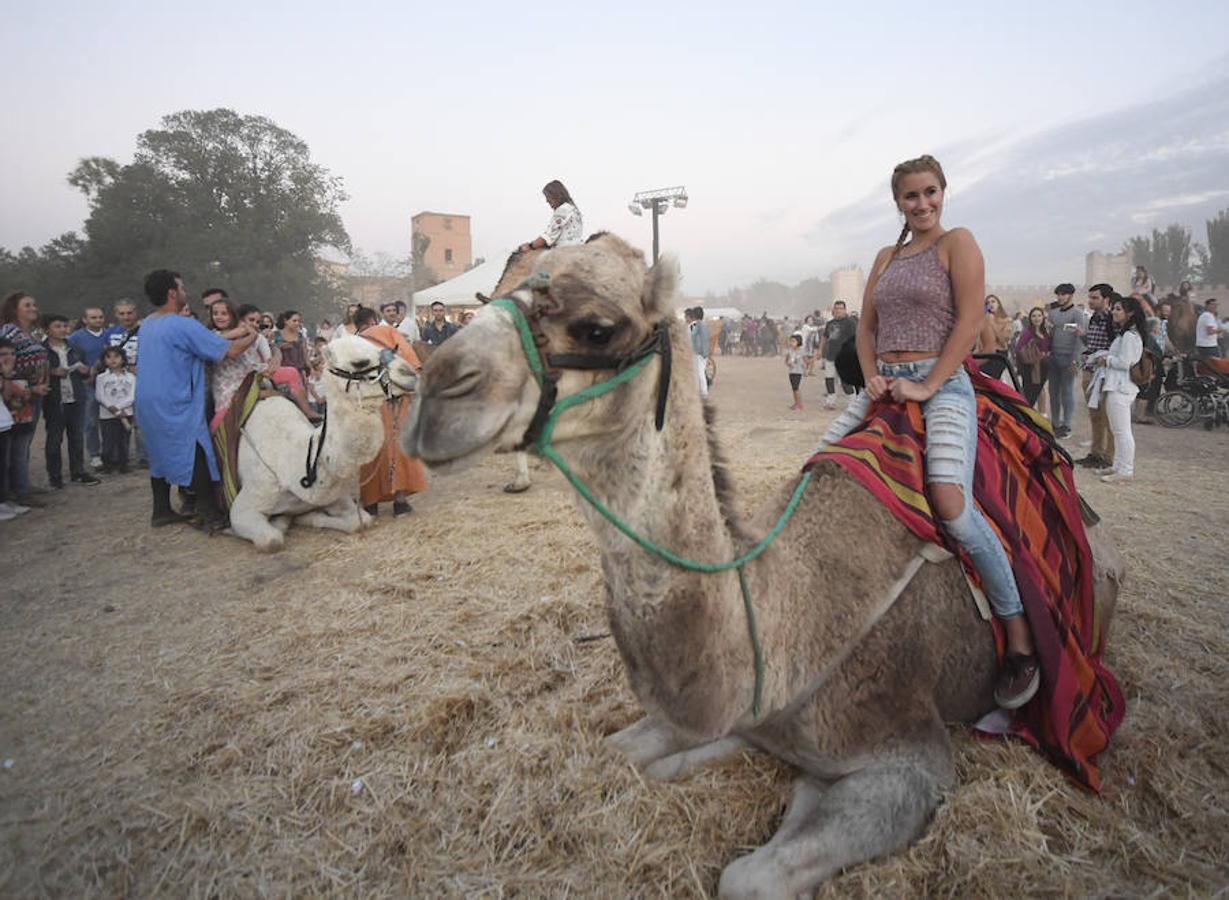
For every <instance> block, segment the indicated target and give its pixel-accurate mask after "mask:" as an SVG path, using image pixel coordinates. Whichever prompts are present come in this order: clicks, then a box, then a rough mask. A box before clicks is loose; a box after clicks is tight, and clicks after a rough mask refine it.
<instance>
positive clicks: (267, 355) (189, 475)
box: [0, 271, 473, 530]
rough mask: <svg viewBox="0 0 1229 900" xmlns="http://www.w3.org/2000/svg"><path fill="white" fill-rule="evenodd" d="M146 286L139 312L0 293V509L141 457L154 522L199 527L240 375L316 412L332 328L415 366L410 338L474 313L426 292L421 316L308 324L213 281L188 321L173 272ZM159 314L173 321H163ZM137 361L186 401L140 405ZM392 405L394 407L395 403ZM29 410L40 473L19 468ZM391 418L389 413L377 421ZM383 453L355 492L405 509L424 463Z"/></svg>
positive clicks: (130, 466) (438, 333) (188, 309)
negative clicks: (67, 309)
mask: <svg viewBox="0 0 1229 900" xmlns="http://www.w3.org/2000/svg"><path fill="white" fill-rule="evenodd" d="M146 288H147V292H152V295H151V296H150V297H149V301H150V303H151V304H153V309H152V311H151V312H149V313H148V314H147V315H145V316H143V317H142V316H140V315H139V314H138V308H137V305H136V303H134V302H133V301H131V300H120V301H119V302H117V303H116V304H115V305H114V306H113V307H112V309H111V310H110V311H109V312H110V316H109V317H108V311H106V310H104V309H102V308H100V307H96V306H89V307H87V308H85V309H83V310H82V311H81V313H80V316H79V317H77V318H76V319H74V320H70V319H69V317H67V316H64V315H60V314H55V313H53V314H48V315H41V314H40V312H39V309H38V303H37V300H36V299H35V298H34V297H32V296H30V295H29V294H26V293H23V292H17V293H13V294H10V295H9V296H8V297H6V298H5V300H4V302H3V305H2V306H0V320H2V324H0V396H2V398H3V403H0V522H7V521H11V520H14V519H17V518H18V517H20V516H24V515H26V514H27V513H29V512H31V511H32V510H38V509H42V508H44V507H46V506H47V505H48V503H49V502H51V500H52V497H53V495H54V494H56V493H57V492H59V491H62V490H64V489H65V487H66V485H68V486H86V487H88V486H94V485H97V484H100V483H101V482H102V480H103V479H105V478H107V477H110V476H116V477H118V476H124V475H128V474H129V473H132V472H134V471H136V470H141V471H144V470H149V472H150V476H151V485H152V490H153V494H154V513H153V516H152V519H151V521H152V522H153V524H155V525H163V524H171V523H175V522H179V521H183V520H185V519H187V520H191V521H195V522H197V523H198V524H200V525H201V526H202V527H205V528H208V529H211V530H216V529H218V528H221V527H224V526H225V521H226V517H225V510H224V509H222V508H221V507H220V506H219V505H218V504H217V503H216V502H214V495H215V494H216V483H217V480H218V477H219V471H218V468H217V460H216V458H215V455H214V453H213V451H212V450H211V441H210V440H209V435H210V434H211V433H212V432H213V431H214V430H216V428H217V427H218V425H219V424H220V423H221V422H222V420H223V419H224V418H225V416H226V414H227V412H228V411H229V410H230V408H231V406H232V404H233V403H234V401H235V398H236V396H237V395H240V391H241V387H242V386H243V385H244V384H245V383H246V382H247V381H248V380H249V379H252V380H254V381H255V383H256V385H257V389H258V390H259V392H260V396H261V397H262V398H263V397H269V396H275V395H281V396H284V397H286V398H287V399H288V400H290V401H291V402H292V403H294V404H295V406H296V407H297V408H298V409H299V411H300V412H301V413H302V414H303V415H304V417H306V418H307V419H308V420H309V421H311V422H316V423H318V422H320V421H321V420H322V419H323V418H324V416H325V414H326V411H327V405H328V398H327V388H326V380H325V379H324V377H323V368H324V365H325V357H324V350H325V347H326V346H327V345H328V343H329V342H330V341H331V340H333V339H335V338H338V337H340V336H342V335H347V334H351V335H352V334H357V335H359V336H361V337H363V338H365V339H367V340H370V341H372V342H374V343H377V344H379V345H380V346H381V347H382V348H384V349H388V350H391V351H393V352H396V353H399V354H400V355H402V356H403V357H405V358H406V359H407V361H409V362H410V363H411V364H412V365H414V366H415V367H417V366H418V365H419V360H418V357H417V355H416V354H415V353H414V350H413V347H412V344H413V343H414V342H417V341H422V342H423V343H424V344H427V345H430V346H438V345H439V344H441V343H443V342H444V341H445V340H447V339H448V338H449V337H451V336H452V335H454V334H456V332H457V331H458V330H459V329H460V328H463V327H464V326H465V325H466V324H468V322H469V320H470V319H471V318H472V317H473V310H465V311H463V312H461V313H460V314H459V315H457V316H456V317H455V318H456V321H450V320H449V319H448V317H447V309H446V307H444V305H443V304H439V303H436V304H432V306H431V307H430V308H429V310H428V312H429V315H428V316H427V317H426V318H425V319H424V320H423V321H421V322H420V321H419V320H418V319H416V318H415V317H414V316H411V315H408V307H407V304H406V303H405V302H404V301H400V300H397V301H389V302H387V303H384V304H382V305H381V306H380V307H379V309H378V310H375V309H370V308H367V307H364V306H362V305H360V304H351V305H350V306H348V307H347V309H346V312H345V315H344V316H343V317H342V319H341V322H340V323H339V324H338V325H336V326H334V325H332V324H330V322H329V320H328V319H327V318H326V319H324V320H323V321H321V323H320V324H319V326H318V327H317V328H316V329H315V330H314V333H313V332H312V331H310V330H309V329H308V328H307V327H306V326H305V324H304V322H303V318H302V315H301V314H300V313H299V312H298V311H296V310H282V311H280V312H272V311H266V310H261V309H260V308H259V307H258V306H255V305H253V304H248V303H236V302H235V301H233V300H232V299H231V297H230V296H229V294H228V293H227V292H226V291H225V290H222V289H220V288H208V289H206V290H205V291H203V292H202V293H201V295H200V309H199V314H200V319H201V321H198V320H197V311H194V310H193V308H192V304H191V303H190V302H189V300H188V298H187V294H186V291H184V289H183V286H182V279H181V278H180V277H179V276H178V275H177V274H176V273H173V272H171V273H167V272H165V271H160V272H155V273H151V275H150V277H149V279H148V280H147V284H146ZM164 289H165V290H164ZM168 298H169V299H168ZM159 300H161V301H162V302H158V301H159ZM171 314H173V315H174V316H175V317H176V318H177V319H180V320H182V321H181V322H178V323H175V322H163V321H162V320H163V319H165V318H166V317H167V316H169V315H171ZM108 318H109V319H110V321H108ZM189 322H190V323H191V325H188V324H187V323H189ZM232 348H234V349H233V352H232ZM138 372H139V373H140V374H141V375H142V376H143V377H142V379H141V383H142V384H144V385H159V386H160V388H161V390H160V391H159V393H162V394H167V393H173V389H181V390H182V392H183V397H186V398H188V403H187V404H186V407H187V408H186V409H180V410H170V409H168V408H167V404H161V405H159V404H154V403H149V402H146V403H144V404H143V403H142V402H141V401H142V399H147V398H149V397H150V396H151V395H152V394H153V393H154V392H153V391H152V390H151V389H149V388H146V389H145V390H144V391H142V390H139V389H138ZM142 394H144V395H145V397H144V398H142V397H141V395H142ZM180 405H181V406H183V405H184V404H180ZM392 405H395V404H390V416H392V418H393V419H396V418H399V416H403V415H404V408H402V409H400V410H399V411H393V410H391V406H392ZM142 406H144V414H142V409H141V407H142ZM197 412H199V421H197V415H196V413H197ZM40 423H41V424H42V429H41V430H42V432H43V437H44V447H43V455H44V468H45V472H46V482H45V484H39V483H37V481H38V480H37V479H36V478H35V477H34V476H33V475H32V471H31V451H32V448H33V446H34V444H35V438H36V436H37V434H38V432H39V430H40V429H39V425H40ZM397 427H398V426H397V422H396V421H390V422H389V423H388V430H389V433H390V434H391V433H394V432H395V430H396V429H397ZM151 444H152V445H153V449H152V450H151V449H150V445H151ZM388 455H390V456H392V457H393V464H392V465H391V466H389V465H385V466H381V467H375V466H373V467H372V469H373V471H372V473H369V477H367V478H366V479H365V480H364V481H363V492H362V502H363V505H364V507H365V508H366V509H367V511H368V512H369V513H373V514H378V505H379V504H380V503H382V502H391V503H392V510H393V515H395V516H401V515H405V514H406V513H408V512H410V511H411V507H410V504H409V502H408V498H409V497H410V496H411V495H412V494H414V493H416V492H418V491H421V490H423V489H424V488H425V486H426V481H425V476H424V474H423V471H422V468H421V466H419V465H417V464H416V462H412V461H408V460H404V461H400V462H398V460H397V455H396V453H395V452H393V451H392V450H391V449H390V451H389V454H388ZM65 457H67V472H65V469H64V459H65ZM160 459H161V462H159V460H160ZM151 460H152V461H151ZM172 460H177V462H175V463H172V462H171V461H172ZM377 468H378V471H377ZM171 485H178V486H179V492H178V493H179V497H180V501H181V511H180V512H176V511H175V510H174V509H173V508H172V506H171V491H170V489H171Z"/></svg>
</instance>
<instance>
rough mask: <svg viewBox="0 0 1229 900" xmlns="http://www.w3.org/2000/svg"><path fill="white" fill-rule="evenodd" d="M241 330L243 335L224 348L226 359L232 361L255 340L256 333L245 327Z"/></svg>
mask: <svg viewBox="0 0 1229 900" xmlns="http://www.w3.org/2000/svg"><path fill="white" fill-rule="evenodd" d="M243 328H244V332H245V333H244V334H243V335H242V336H241V337H237V338H235V339H234V340H233V341H231V342H230V346H229V347H228V348H226V358H227V359H234V358H235V357H236V356H238V355H239V354H240V353H242V352H243V351H244V350H246V349H247V348H248V347H250V346H252V341H254V340H256V332H255V331H254V330H252V329H251V328H249V327H247V326H246V325H245V326H243Z"/></svg>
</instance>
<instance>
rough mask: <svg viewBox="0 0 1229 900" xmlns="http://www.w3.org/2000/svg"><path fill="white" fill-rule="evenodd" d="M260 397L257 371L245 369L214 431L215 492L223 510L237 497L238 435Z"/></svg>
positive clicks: (228, 507)
mask: <svg viewBox="0 0 1229 900" xmlns="http://www.w3.org/2000/svg"><path fill="white" fill-rule="evenodd" d="M259 400H260V379H259V378H258V377H257V373H256V372H248V374H247V376H246V377H245V378H244V379H243V381H242V382H241V383H240V385H239V389H238V390H236V391H235V393H234V396H232V397H231V401H230V407H229V408H228V409H227V410H226V413H225V414H224V415H223V416H222V419H221V421H220V422H218V424H217V427H216V428H214V430H213V450H214V455H215V456H216V457H217V459H218V473H219V475H221V478H219V479H218V493H219V495H220V496H219V499H220V500H221V502H222V508H223V509H226V510H229V509H230V505H231V504H232V503H234V502H235V498H236V497H238V496H239V487H240V485H239V435H240V434H241V433H242V431H243V426H244V424H246V422H247V420H248V416H250V415H251V414H252V410H253V409H255V408H256V404H257V402H258V401H259Z"/></svg>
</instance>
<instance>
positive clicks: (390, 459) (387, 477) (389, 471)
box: [359, 325, 427, 506]
mask: <svg viewBox="0 0 1229 900" xmlns="http://www.w3.org/2000/svg"><path fill="white" fill-rule="evenodd" d="M359 337H363V338H366V339H367V340H369V341H371V342H372V343H373V344H376V345H378V346H380V347H384V348H386V349H388V350H393V351H395V352H396V353H397V355H398V356H400V357H401V358H402V359H404V360H405V361H406V362H408V363H409V364H410V365H412V366H413V367H414V368H415V369H421V368H422V363H420V362H419V361H418V355H417V354H416V353H415V352H414V348H413V347H411V346H410V344H409V342H408V341H407V340H406V339H405V338H404V337H403V336H402V335H401V333H400V332H399V331H397V329H395V328H393V327H392V326H391V325H373V326H372V327H370V328H368V329H366V330H365V331H364V332H363V333H362V334H361V335H359ZM410 400H411V398H410V396H409V395H408V394H402V395H401V396H400V397H396V398H393V399H391V400H385V401H384V404H383V405H382V406H381V407H380V418H381V419H383V420H384V446H383V447H381V448H380V455H379V456H377V457H376V458H375V459H374V460H372V461H371V462H369V463H367V465H365V466H363V468H362V470H361V472H360V474H359V484H360V491H359V497H360V500H361V501H362V504H363V506H371V505H372V504H374V503H387V502H388V501H390V500H394V499H396V495H397V494H406V495H409V494H417V493H418V492H419V491H425V490H426V489H427V474H426V472H425V471H424V470H423V467H422V463H421V462H419V461H418V460H417V459H415V458H414V457H412V456H406V455H405V454H404V453H402V452H401V447H400V438H401V426H402V425H404V424H405V417H406V414H407V413H408V412H409V409H410Z"/></svg>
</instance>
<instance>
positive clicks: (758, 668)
mask: <svg viewBox="0 0 1229 900" xmlns="http://www.w3.org/2000/svg"><path fill="white" fill-rule="evenodd" d="M490 305H491V306H496V307H499V308H500V309H502V310H504V311H505V312H507V313H508V314H509V315H510V316H511V317H512V321H513V322H514V323H515V324H516V328H517V331H518V333H519V334H520V339H521V349H522V350H523V351H524V353H525V358H526V360H527V361H528V363H529V368H530V371H532V372H533V377H534V380H535V381H536V382H537V384H538V387H539V388H541V387H543V386H544V384H545V377H546V369H545V367H544V366H543V365H542V357H541V355H540V354H539V353H538V348H537V346H536V345H535V344H534V340H533V333H532V332H531V331H530V329H529V323H528V322H527V321H525V314H524V313H523V312H522V311H521V308H520V306H519V305H517V304H516V303H515V302H514V301H512V300H506V299H500V300H492V301H491V303H490ZM651 358H652V357H650V356H646V357H644V358H643V359H641V360H639V361H637V362H636V363H634V364H633V365H630V366H628V367H627V368H626V369H624V370H623V371H621V372H619V373H618V374H616V375H615V376H614V377H612V378H608V379H607V380H605V381H602V382H598V383H597V384H593V385H590V386H589V387H587V388H585V389H584V390H583V391H580V392H579V393H576V394H572V395H571V396H569V397H564V398H562V399H561V400H559V401H558V402H556V404H555V406H554V408H553V409H552V410H551V412H550V415H549V417H548V418H547V420H546V424H545V425H544V426H543V427H542V432H541V434H540V435H539V436H538V439H537V440H536V441H535V442H534V445H533V447H532V449H533V451H534V452H535V453H537V454H538V455H539V456H541V457H542V458H543V459H548V460H550V461H551V462H552V463H553V464H554V465H555V468H557V469H558V470H559V471H560V472H561V473H562V474H563V477H564V478H566V479H567V480H568V483H569V484H571V485H572V487H573V488H575V489H576V492H577V493H578V494H580V496H581V497H583V498H584V499H585V502H586V503H588V504H589V505H590V506H592V507H593V508H594V509H595V510H597V512H598V513H599V514H600V515H601V516H602V518H604V519H605V520H606V521H607V522H609V523H610V524H611V525H613V526H614V527H615V528H617V529H618V530H619V531H621V532H622V533H623V534H624V535H626V536H627V537H628V538H629V539H630V540H631V541H632V542H633V543H635V544H636V545H637V546H638V547H640V548H641V549H642V550H645V551H646V552H648V553H651V554H652V555H654V556H656V557H657V558H658V559H661V560H663V561H665V562H668V563H669V564H670V565H672V566H675V567H676V568H679V569H684V570H686V571H688V572H701V573H704V574H714V573H717V572H728V571H729V570H730V569H737V570H738V586H739V589H740V590H741V591H742V597H743V611H744V613H745V614H746V617H747V631H748V633H749V635H750V638H751V652H752V655H753V656H754V658H755V694H754V697H753V699H752V702H751V713H752V715H753V716H755V717H756V718H759V715H760V708H761V701H762V700H763V691H764V653H763V649H762V648H761V646H760V636H759V629H758V627H757V625H756V619H755V606H754V604H752V602H751V590H750V588H749V587H748V586H747V575H746V570H745V569H744V566H746V564H747V563H749V562H751V561H752V560H753V559H755V558H756V557H758V556H759V555H760V554H762V553H763V552H764V551H765V550H767V549H768V548H769V546H770V545H771V544H772V542H773V541H775V540H776V539H777V536H778V535H779V534H780V533H781V531H782V529H784V528H785V526H786V524H787V523H788V522H789V520H790V519H791V518H792V517H793V515H794V512H795V511H796V510H797V509H798V504H799V503H800V502H801V500H802V494H803V491H805V490H806V486H807V485H808V484H809V483H810V481H811V473H810V471H807V472H804V473H803V474H802V476H801V477H800V478H799V479H798V484H797V485H796V486H795V487H794V492H793V493H792V494H791V495H790V498H789V502H788V503H786V504H785V509H784V511H782V513H781V516H780V518H778V519H777V522H776V524H775V525H773V526H772V529H771V530H770V531H769V532H768V533H767V534H766V535H764V537H763V538H761V539H760V540H759V541H758V542H756V544H755V545H754V546H752V547H751V549H749V550H747V552H745V553H743V554H742V555H741V556H738V557H736V558H735V559H732V560H730V561H729V562H723V563H706V562H697V561H695V560H692V559H686V558H684V557H682V556H679V555H678V554H676V553H672V552H671V551H670V550H667V549H666V548H665V547H661V546H659V545H658V544H655V543H654V542H653V541H651V540H649V539H648V538H646V537H644V536H643V535H641V534H639V533H637V532H636V531H634V530H633V529H632V527H631V526H630V525H628V524H627V523H626V522H624V521H623V520H622V519H620V518H619V517H618V516H617V515H615V513H614V512H612V511H611V510H610V509H609V508H608V507H607V506H606V505H605V504H604V503H602V501H601V500H599V499H598V498H597V497H596V496H595V495H594V493H593V491H591V490H590V489H589V486H588V485H586V484H585V483H584V482H583V481H581V480H580V478H579V477H578V476H577V475H576V473H575V472H573V471H572V468H571V467H570V466H569V465H568V464H567V462H566V461H565V460H564V459H563V457H562V456H560V455H559V452H558V451H557V450H555V448H554V447H553V446H551V436H552V435H553V434H554V431H555V425H556V423H557V422H558V421H559V417H560V416H561V415H562V414H563V413H564V412H566V411H567V410H569V409H571V408H572V407H574V406H579V405H581V404H582V403H587V402H588V401H590V400H593V399H595V398H597V397H601V396H602V395H604V394H608V393H610V392H611V391H613V390H614V389H615V388H617V387H619V386H620V385H622V384H625V383H626V382H628V381H630V380H631V379H632V378H633V377H635V376H636V375H637V374H638V373H639V372H640V370H641V369H643V368H644V367H645V366H646V365H648V363H649V360H650V359H651Z"/></svg>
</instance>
